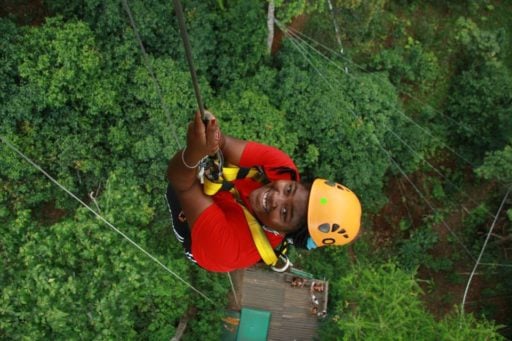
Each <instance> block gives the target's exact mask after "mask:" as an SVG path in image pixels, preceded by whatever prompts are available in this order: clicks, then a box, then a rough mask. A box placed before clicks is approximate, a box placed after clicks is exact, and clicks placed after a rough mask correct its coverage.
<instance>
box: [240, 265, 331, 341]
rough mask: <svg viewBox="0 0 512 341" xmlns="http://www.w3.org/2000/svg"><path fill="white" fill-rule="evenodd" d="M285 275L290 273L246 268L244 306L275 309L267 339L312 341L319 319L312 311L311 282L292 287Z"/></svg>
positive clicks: (243, 286) (243, 294) (243, 289)
mask: <svg viewBox="0 0 512 341" xmlns="http://www.w3.org/2000/svg"><path fill="white" fill-rule="evenodd" d="M286 276H290V275H289V274H287V275H284V274H279V273H276V272H271V271H268V270H266V269H258V268H251V269H247V270H245V273H244V275H243V285H242V294H241V296H242V306H243V307H251V308H257V309H263V310H268V311H271V312H272V317H271V320H270V329H269V333H268V340H297V341H299V340H313V339H314V337H315V335H316V329H317V327H318V323H319V322H318V317H317V316H316V315H314V314H312V313H311V308H312V307H313V304H312V300H311V294H310V286H309V284H310V283H311V281H309V282H306V283H305V285H304V286H303V287H292V286H291V281H290V278H288V277H286ZM322 301H323V299H322ZM322 303H323V302H321V304H322Z"/></svg>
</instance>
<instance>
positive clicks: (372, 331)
mask: <svg viewBox="0 0 512 341" xmlns="http://www.w3.org/2000/svg"><path fill="white" fill-rule="evenodd" d="M383 288H384V289H383ZM331 290H333V291H339V292H340V293H341V294H342V297H343V299H342V300H339V301H337V304H336V307H335V309H334V313H333V317H332V318H331V320H330V321H329V323H327V324H326V325H325V328H322V329H321V331H320V332H321V335H320V337H321V338H322V339H332V338H336V339H343V340H411V339H421V340H445V339H449V340H463V339H465V338H466V337H469V338H473V337H472V336H471V335H478V336H479V337H478V339H490V340H500V339H502V337H500V335H499V334H498V333H497V330H496V329H497V328H496V326H494V325H493V324H492V323H489V322H486V321H479V320H476V319H475V318H473V317H472V316H471V315H462V316H461V315H458V317H459V318H456V316H457V315H456V314H453V315H450V316H449V317H448V318H446V319H444V320H443V321H442V322H441V323H439V322H437V321H436V320H435V319H434V317H433V316H432V315H430V314H429V313H428V312H427V311H426V310H425V308H424V307H423V304H422V302H421V300H420V295H421V289H420V287H419V285H418V283H417V281H416V280H415V278H414V274H411V273H409V272H404V271H402V270H400V269H399V268H398V267H397V266H396V265H394V264H392V263H388V264H383V265H380V266H371V265H370V266H369V265H365V266H355V267H354V268H353V271H351V272H350V273H349V274H348V275H347V276H345V277H343V278H341V279H340V280H338V281H337V282H335V283H332V285H331ZM452 331H453V333H452ZM459 336H460V337H459Z"/></svg>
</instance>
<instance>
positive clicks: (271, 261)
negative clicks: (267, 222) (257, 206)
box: [240, 205, 278, 266]
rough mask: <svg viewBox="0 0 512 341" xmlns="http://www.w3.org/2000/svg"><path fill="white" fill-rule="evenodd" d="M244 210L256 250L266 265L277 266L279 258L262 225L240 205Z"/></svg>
mask: <svg viewBox="0 0 512 341" xmlns="http://www.w3.org/2000/svg"><path fill="white" fill-rule="evenodd" d="M240 206H241V207H242V209H243V210H244V215H245V219H246V220H247V224H249V229H250V230H251V234H252V239H253V240H254V245H256V249H258V253H259V254H260V256H261V259H263V261H264V262H265V264H267V265H269V266H275V265H276V264H277V261H278V258H277V256H276V253H275V252H274V249H273V248H272V245H270V242H269V241H268V238H267V236H266V235H265V232H264V231H263V228H262V227H261V225H260V223H258V221H257V220H256V218H254V217H253V216H252V214H251V213H250V212H249V210H248V209H247V208H245V207H244V206H242V205H240Z"/></svg>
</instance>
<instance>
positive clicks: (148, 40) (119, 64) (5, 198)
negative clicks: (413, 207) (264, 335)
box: [0, 0, 512, 340]
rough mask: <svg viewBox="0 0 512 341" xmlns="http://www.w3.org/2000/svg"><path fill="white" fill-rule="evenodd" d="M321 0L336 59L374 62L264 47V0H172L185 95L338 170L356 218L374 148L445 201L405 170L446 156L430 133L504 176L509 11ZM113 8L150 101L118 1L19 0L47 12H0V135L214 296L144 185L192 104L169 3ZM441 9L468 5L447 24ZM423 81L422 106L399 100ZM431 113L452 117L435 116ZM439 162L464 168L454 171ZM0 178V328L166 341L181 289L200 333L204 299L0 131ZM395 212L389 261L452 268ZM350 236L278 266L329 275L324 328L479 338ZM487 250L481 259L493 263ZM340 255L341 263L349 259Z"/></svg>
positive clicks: (224, 121) (286, 13)
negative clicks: (354, 201)
mask: <svg viewBox="0 0 512 341" xmlns="http://www.w3.org/2000/svg"><path fill="white" fill-rule="evenodd" d="M333 3H334V5H335V7H336V9H335V12H334V14H335V20H336V21H338V24H339V26H340V27H341V28H342V32H341V35H342V39H343V46H344V47H345V55H344V57H347V56H348V55H353V56H357V59H356V60H358V61H361V60H362V61H364V62H365V63H366V64H368V65H371V67H373V72H370V73H360V72H358V70H357V67H356V66H353V65H352V64H351V60H350V59H345V60H344V61H343V62H341V63H340V65H343V66H348V73H345V72H344V71H342V69H343V67H342V68H341V69H340V68H335V67H332V66H327V63H326V62H325V61H322V62H319V61H318V60H314V61H313V62H314V64H315V66H314V67H312V66H311V65H309V64H308V63H306V61H305V59H304V57H305V56H303V55H301V54H300V53H299V52H297V50H295V49H292V48H291V46H290V45H288V44H289V42H287V41H286V40H285V41H284V46H283V48H282V49H281V50H280V51H279V52H278V54H277V55H276V56H267V51H266V44H265V43H266V34H267V32H266V5H267V2H266V1H264V2H261V1H260V2H257V1H213V2H205V1H197V0H189V1H184V10H185V16H186V22H187V26H188V29H189V34H190V38H191V44H192V49H193V57H194V61H195V64H196V67H197V70H198V74H199V76H200V83H201V84H200V85H201V91H202V93H203V97H205V99H206V100H205V102H206V104H207V105H208V106H209V107H210V108H211V109H212V111H213V112H214V113H215V114H216V116H217V117H218V118H219V121H220V123H221V126H222V128H223V130H224V132H225V133H227V134H232V135H235V136H238V137H242V138H248V139H255V140H258V141H262V142H265V143H268V144H272V145H276V146H278V147H280V148H282V149H284V150H285V151H287V152H289V153H291V154H292V156H293V158H294V160H295V161H296V163H297V164H298V165H299V168H300V169H301V170H302V171H304V178H305V179H311V178H313V177H314V176H323V177H328V178H332V179H334V180H337V181H341V182H343V183H345V184H346V185H348V186H349V187H351V188H353V189H354V190H355V191H356V192H357V193H358V195H359V196H360V197H361V198H362V201H363V207H364V212H365V214H368V212H374V211H376V210H378V209H379V208H380V207H381V206H382V205H383V203H384V202H385V201H386V200H387V198H386V196H385V194H384V183H385V182H386V177H387V176H394V175H397V174H399V176H402V174H401V172H400V171H398V170H397V169H396V168H395V167H390V164H393V162H391V163H390V159H389V156H391V157H393V160H394V162H396V163H398V164H399V165H400V167H401V168H402V171H404V172H405V173H406V174H409V173H413V172H418V173H419V175H421V176H426V177H427V179H426V181H425V183H426V184H428V186H425V187H424V188H422V189H426V190H428V192H429V193H428V194H429V195H431V196H432V197H434V198H435V199H437V200H442V201H443V202H446V204H447V205H448V206H450V205H451V204H452V203H451V202H450V200H451V198H452V197H451V195H452V194H454V193H456V192H458V191H459V190H458V189H454V190H453V192H445V191H446V188H444V187H443V185H442V184H440V183H438V182H435V181H430V180H429V179H428V176H429V174H428V173H426V172H425V171H424V168H422V164H423V161H422V160H423V158H427V157H428V158H431V157H432V158H434V159H435V160H439V158H442V159H443V161H444V160H445V159H444V157H443V156H440V155H439V154H437V152H438V151H439V149H440V147H441V146H443V145H444V144H445V143H446V142H448V143H449V144H450V145H451V146H454V147H455V148H457V149H459V148H460V149H462V151H463V152H465V153H467V154H468V155H471V157H472V158H473V160H476V161H478V162H479V161H481V160H482V159H483V156H484V155H487V157H486V159H485V161H484V164H483V165H482V166H481V167H480V168H479V169H478V170H477V174H478V175H480V176H481V177H483V178H484V179H489V180H497V181H499V182H500V183H504V184H506V185H508V184H510V182H511V179H510V176H509V174H510V173H511V170H510V154H512V152H511V149H510V146H509V144H510V139H509V137H510V135H511V124H512V121H510V119H509V118H510V112H511V108H510V103H511V98H510V94H511V93H512V91H511V90H512V89H511V88H512V86H511V84H512V82H511V81H510V71H509V67H510V65H509V64H510V63H509V61H508V60H509V59H510V58H508V57H510V46H509V45H508V44H507V33H508V32H505V30H510V25H509V21H510V20H509V16H507V15H506V13H508V12H507V11H509V9H508V7H506V6H505V5H504V4H498V3H496V2H495V3H492V4H491V3H490V2H488V1H487V0H485V1H484V0H482V1H478V2H475V1H470V2H467V3H466V2H465V3H464V4H459V3H454V2H450V3H445V2H441V1H429V2H420V1H393V2H389V1H385V0H375V1H360V0H333ZM129 4H130V7H131V9H132V13H133V15H134V19H135V21H136V23H137V27H138V29H139V31H140V34H141V38H142V40H143V43H144V45H145V47H146V49H147V51H148V52H149V55H150V56H149V61H148V62H149V64H150V65H151V67H152V68H153V69H154V70H155V75H156V77H157V79H158V83H159V84H160V87H161V89H162V93H163V100H162V101H161V100H160V97H159V94H158V91H157V89H156V88H155V83H154V80H153V79H152V77H151V76H150V75H149V74H148V71H147V70H146V68H145V67H144V65H143V60H142V57H141V53H140V51H139V47H138V43H137V42H136V41H135V37H134V33H133V31H132V29H131V27H130V25H129V20H128V16H127V14H126V12H125V11H124V8H123V6H122V2H121V1H107V2H105V1H99V0H85V1H75V0H72V1H61V0H55V1H51V2H44V4H43V5H44V6H45V9H46V10H45V11H38V12H37V13H43V12H45V13H48V15H50V16H51V17H48V18H47V19H46V22H44V20H42V19H43V18H36V19H41V20H38V21H37V22H38V23H39V22H44V23H43V24H41V25H40V26H33V27H17V26H16V25H15V24H14V23H13V22H11V21H10V20H8V19H0V34H1V36H2V39H1V41H0V61H1V63H0V134H2V136H5V137H6V138H8V139H9V140H10V141H12V142H13V143H15V144H16V146H18V147H19V148H20V149H21V150H22V151H23V152H24V153H26V154H27V155H28V156H29V157H31V158H33V159H34V160H35V161H36V162H37V163H38V164H40V165H41V166H42V167H43V168H44V169H46V170H47V171H48V172H49V173H50V174H51V175H53V176H55V177H56V178H57V179H58V180H59V181H60V182H61V183H63V184H64V185H65V186H66V187H67V188H69V189H70V190H71V191H72V192H74V193H76V194H77V195H78V196H79V197H80V198H83V199H85V200H87V201H88V202H89V203H90V204H91V205H92V206H93V207H95V208H96V204H97V206H98V207H99V209H100V210H101V213H102V214H104V215H105V216H106V217H107V218H108V219H109V220H110V221H112V222H113V223H114V224H115V225H116V226H118V227H120V228H121V230H123V232H126V234H127V235H128V236H130V237H131V238H133V239H134V240H135V241H136V242H138V243H140V244H141V245H143V246H144V247H145V248H147V249H148V250H149V251H150V252H152V253H154V254H156V255H157V257H158V258H159V259H162V260H165V261H164V264H166V265H169V266H170V267H171V268H172V270H174V271H176V272H178V273H179V274H180V275H182V276H183V277H184V278H185V279H186V280H187V281H190V282H191V283H193V284H194V285H195V286H197V287H198V288H199V289H200V290H201V291H203V292H206V293H207V294H208V296H209V297H210V298H212V299H213V300H214V301H215V302H218V306H219V307H220V306H223V305H224V304H225V298H226V293H227V291H228V290H229V283H228V282H227V279H226V277H225V276H224V275H217V274H210V273H207V272H206V271H203V270H201V269H198V268H196V267H191V265H190V264H189V263H188V262H186V261H185V260H184V258H183V255H182V249H181V246H180V245H178V243H177V242H176V241H175V240H174V237H173V233H172V230H171V229H170V228H169V222H168V216H167V212H166V208H165V207H164V202H163V200H162V192H163V189H164V187H165V185H166V184H165V181H164V180H163V177H164V172H165V168H166V164H167V160H168V158H169V157H170V156H171V155H172V154H173V153H174V152H175V151H176V149H177V148H178V145H179V144H180V143H183V141H184V136H185V130H186V123H187V121H188V120H189V119H190V118H191V113H192V112H193V111H194V110H195V106H196V104H195V100H194V96H193V92H192V88H191V84H190V76H189V74H188V71H187V69H186V65H185V58H184V52H183V48H182V45H181V38H180V36H179V33H178V30H177V24H176V18H175V16H174V12H173V8H172V6H171V4H170V3H169V2H166V1H161V0H150V1H141V0H130V1H129ZM276 5H277V9H276V15H277V17H278V18H279V19H280V20H281V21H288V20H289V19H291V18H292V17H293V16H294V15H297V14H303V13H307V14H313V16H312V17H310V18H311V19H309V25H311V27H310V28H308V31H309V32H314V33H315V34H316V36H317V38H320V41H321V42H323V43H326V44H327V45H328V46H337V42H335V40H334V38H333V37H334V33H333V28H332V18H331V13H330V11H326V7H325V6H326V2H325V1H307V2H306V1H295V2H290V1H276ZM3 13H4V11H3ZM460 13H463V14H464V15H466V16H468V17H465V18H461V19H459V20H458V21H457V22H456V23H454V22H455V20H454V19H453V18H454V17H456V16H458V15H460ZM419 16H422V18H420V17H419ZM469 16H471V19H470V18H469ZM486 16H489V17H491V16H492V18H498V17H499V16H502V19H501V21H498V22H497V23H495V22H494V21H493V19H489V20H487V19H486ZM423 18H428V19H423ZM26 21H27V20H18V22H26ZM507 25H508V26H507ZM501 27H503V28H504V29H502V28H501ZM454 31H455V32H454ZM334 44H336V45H334ZM347 58H348V57H347ZM375 71H378V72H375ZM381 71H383V72H381ZM386 73H387V74H386ZM388 78H389V80H390V82H389V81H388ZM447 84H451V88H449V89H448V88H447V86H448V85H447ZM448 90H449V94H448V95H447V92H448ZM411 95H412V96H415V97H418V96H419V98H420V100H418V101H416V100H414V101H412V100H411V99H412V96H411ZM430 97H432V98H434V97H435V103H431V102H430V101H429V102H428V104H427V103H423V104H417V103H419V102H421V100H422V99H423V100H424V99H425V98H430ZM429 104H435V105H434V106H435V107H436V108H437V110H436V109H433V108H432V107H430V106H429ZM162 105H163V106H165V107H166V108H167V109H168V110H163V109H162ZM402 105H403V107H404V108H405V110H406V112H407V115H408V116H405V113H404V110H403V109H402ZM440 112H442V113H446V114H449V115H450V117H451V118H452V119H453V121H455V122H458V123H459V124H451V123H450V124H448V125H447V124H446V120H445V118H443V117H440V116H439V113H440ZM409 117H410V118H411V119H414V120H415V121H416V122H418V124H419V125H422V126H423V127H424V128H425V130H428V131H430V132H431V133H432V135H429V134H426V133H425V130H424V129H422V128H419V127H418V126H417V125H416V124H414V123H411V119H409ZM453 121H452V123H453ZM434 135H435V136H434ZM404 142H405V143H404ZM412 150H414V151H412ZM446 161H447V162H450V161H451V160H446ZM448 167H449V166H448ZM429 171H430V170H429ZM442 171H443V172H444V171H445V169H442ZM450 172H453V174H454V176H458V177H459V178H458V179H457V183H458V184H460V185H464V184H466V183H465V182H464V181H465V180H467V179H466V178H464V175H465V174H468V172H467V171H466V170H460V169H453V170H452V169H450ZM0 178H1V179H2V181H1V182H0V223H1V224H2V226H6V228H5V229H4V231H3V233H2V234H1V235H0V258H1V260H0V264H1V271H0V283H2V288H1V294H0V338H12V339H18V338H26V339H95V338H96V339H120V338H128V339H157V340H160V339H169V338H170V337H171V336H172V334H173V333H174V328H175V327H176V325H177V323H178V320H179V318H180V317H181V316H182V315H183V314H184V312H185V311H186V309H187V308H188V306H189V305H192V306H195V307H197V309H198V311H197V314H196V318H195V319H194V320H193V321H190V325H189V328H188V329H187V333H186V335H185V337H184V339H188V340H196V339H218V337H219V331H220V329H221V328H220V323H221V319H220V312H221V311H222V309H214V308H212V306H211V305H210V303H209V302H208V301H206V300H205V299H204V298H203V297H201V296H199V295H196V294H194V293H193V292H192V291H191V290H190V289H189V288H187V287H186V286H184V285H183V283H182V282H180V281H178V280H176V279H175V278H174V277H172V276H171V275H170V274H168V273H166V272H165V271H163V270H162V269H161V268H159V267H158V266H156V265H155V264H154V263H153V262H151V261H150V260H149V259H148V258H146V257H145V256H144V255H142V254H140V253H139V252H138V251H137V250H136V249H135V248H133V246H132V245H130V244H129V243H127V242H126V241H124V240H122V239H121V238H120V237H119V236H118V235H117V234H115V233H114V232H113V231H111V230H110V229H108V227H106V226H104V224H103V223H101V222H100V221H99V220H97V219H96V218H94V217H93V216H92V215H91V214H90V213H89V212H87V211H86V210H84V209H83V208H80V209H77V204H76V203H75V202H74V201H72V200H69V198H68V197H67V196H65V195H63V194H62V192H61V191H60V189H58V188H57V187H56V186H54V185H53V184H52V183H50V182H49V181H48V180H47V179H46V178H44V177H42V176H41V174H40V173H39V171H37V170H36V169H34V168H33V167H31V166H29V165H28V164H27V163H26V162H25V161H24V160H22V159H20V158H19V157H18V156H17V155H16V154H14V153H13V152H12V151H11V150H9V149H8V148H7V147H6V146H5V145H3V144H2V145H0ZM430 184H432V186H431V185H430ZM91 192H94V194H95V197H96V200H97V202H95V201H93V199H90V197H89V193H91ZM406 199H407V198H406ZM486 207H491V206H490V205H487V206H486ZM486 215H487V214H486V213H484V212H483V211H482V210H481V209H480V208H479V209H477V210H475V211H474V212H472V214H471V215H470V217H469V218H468V219H467V220H466V221H465V222H464V223H465V226H466V228H467V231H465V233H466V234H465V236H464V237H465V238H467V239H469V238H471V240H472V241H473V242H474V243H475V245H477V244H478V245H480V244H481V243H480V241H481V239H479V238H475V233H476V232H477V231H478V230H479V229H481V228H482V227H483V226H484V225H485V223H486V219H487V218H488V217H486ZM508 215H509V219H510V220H512V213H511V211H510V210H509V212H508ZM366 217H368V216H366ZM366 217H365V218H366ZM369 218H371V216H369ZM429 219H435V221H436V222H438V223H439V222H441V220H442V219H445V217H444V216H443V215H436V216H432V217H429ZM403 221H405V220H403ZM402 228H403V230H402V231H401V235H402V236H408V238H407V239H404V238H397V239H398V240H397V244H396V245H398V247H397V248H396V249H397V250H398V251H397V254H393V255H392V256H394V257H392V259H398V261H399V262H400V267H401V268H407V269H414V268H415V267H417V266H418V265H425V266H428V267H430V269H432V270H434V271H437V270H440V269H441V270H442V269H446V268H447V267H450V266H451V263H443V260H440V259H435V258H433V257H430V256H429V253H428V250H429V249H430V248H431V247H432V246H433V245H434V243H436V235H435V234H434V233H433V232H432V230H430V228H425V229H421V230H416V231H414V230H413V229H412V228H411V227H409V226H408V225H407V224H406V223H402ZM503 231H505V232H507V230H506V229H504V230H503ZM372 232H375V233H378V231H372ZM353 248H354V254H352V253H351V254H349V253H348V251H347V248H321V249H318V250H315V251H312V252H311V253H306V252H297V258H298V260H297V261H296V263H297V264H300V265H301V267H303V268H304V269H306V270H308V271H309V272H311V273H315V274H317V275H318V276H321V277H323V276H325V277H326V278H327V279H329V280H330V281H331V289H332V290H331V299H330V302H331V303H332V302H335V304H336V305H337V306H336V307H335V309H334V313H333V315H334V316H335V317H336V318H335V319H334V320H332V321H330V322H328V323H327V327H326V328H325V330H323V332H324V333H325V335H324V336H325V337H324V338H326V339H335V338H337V339H340V338H343V337H345V338H347V339H357V338H360V339H373V338H377V339H401V338H402V339H405V338H407V339H409V338H411V339H412V338H414V337H416V336H417V337H418V338H421V339H436V340H437V339H443V340H444V339H473V338H479V339H497V338H498V336H497V334H496V332H495V331H496V327H494V325H493V324H492V323H486V322H485V321H480V320H476V319H474V318H473V317H472V316H469V315H460V314H459V313H455V314H453V315H450V316H449V317H448V318H447V319H442V320H441V322H437V323H436V322H434V318H433V317H432V316H431V315H430V314H427V313H426V312H425V310H424V309H423V307H422V305H421V302H419V295H420V290H419V287H418V285H417V283H416V281H415V280H414V277H413V276H412V275H411V274H410V273H407V272H404V271H403V270H401V269H400V268H399V267H398V266H397V265H390V264H387V265H378V264H381V263H382V262H383V261H384V260H383V259H381V258H380V257H378V254H376V253H375V250H374V249H373V248H372V246H371V245H370V244H369V243H368V242H367V241H366V240H365V238H364V236H363V237H362V238H360V239H359V241H358V242H357V243H356V244H355V245H354V246H353ZM393 251H396V250H393ZM497 251H499V249H496V251H493V252H487V253H486V259H489V261H492V262H494V261H496V260H498V261H501V258H500V257H501V255H500V254H499V252H497ZM380 252H383V253H385V251H380ZM388 253H389V252H388ZM349 255H350V257H349ZM386 256H388V254H386ZM355 258H357V261H358V262H359V265H358V266H356V267H352V266H351V265H350V264H351V263H350V260H351V259H355ZM452 258H454V257H450V260H448V261H452V260H453V261H455V259H452ZM326 259H328V260H329V261H326ZM506 275H507V273H506V272H503V280H502V281H501V282H503V283H506ZM503 287H504V288H493V290H495V292H497V293H504V294H505V295H507V294H508V291H509V289H508V287H509V286H507V285H506V284H503ZM383 288H384V289H383ZM507 290H508V291H507ZM455 296H456V295H455V294H453V293H450V294H449V295H448V294H447V297H448V298H449V297H452V300H453V297H455ZM346 302H347V303H346ZM487 311H490V310H487Z"/></svg>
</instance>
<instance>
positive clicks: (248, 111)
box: [213, 89, 297, 153]
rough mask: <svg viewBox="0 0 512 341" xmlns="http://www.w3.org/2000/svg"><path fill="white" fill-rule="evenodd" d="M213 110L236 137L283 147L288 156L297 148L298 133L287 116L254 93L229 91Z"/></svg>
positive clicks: (266, 99)
mask: <svg viewBox="0 0 512 341" xmlns="http://www.w3.org/2000/svg"><path fill="white" fill-rule="evenodd" d="M213 111H214V112H216V113H218V114H217V116H218V118H219V120H220V122H222V129H223V130H224V131H225V132H229V134H231V135H233V136H237V137H240V138H244V139H247V140H254V141H260V142H263V143H266V144H269V145H272V146H279V148H280V149H282V150H284V151H286V152H288V153H291V152H293V151H294V149H295V147H296V145H297V134H296V133H295V132H294V131H293V130H291V129H290V128H288V124H287V122H286V117H285V113H284V112H282V111H279V110H278V109H277V108H275V107H273V106H272V105H271V104H270V101H269V99H268V97H267V96H265V95H263V94H261V93H258V92H255V91H254V90H238V89H233V90H231V91H229V92H228V93H226V94H225V95H224V99H223V100H222V101H219V103H218V104H217V103H214V106H213ZM252 127H258V129H251V128H252Z"/></svg>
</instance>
